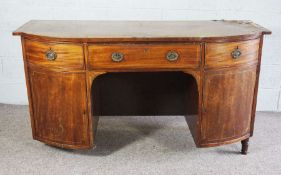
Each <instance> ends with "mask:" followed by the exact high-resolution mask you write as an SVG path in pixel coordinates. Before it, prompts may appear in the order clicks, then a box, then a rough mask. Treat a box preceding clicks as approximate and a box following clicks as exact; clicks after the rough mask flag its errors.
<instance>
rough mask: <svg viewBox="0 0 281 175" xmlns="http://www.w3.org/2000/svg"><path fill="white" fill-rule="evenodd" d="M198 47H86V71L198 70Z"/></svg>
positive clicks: (147, 45) (151, 45)
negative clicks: (103, 69) (118, 69)
mask: <svg viewBox="0 0 281 175" xmlns="http://www.w3.org/2000/svg"><path fill="white" fill-rule="evenodd" d="M200 59H201V45H200V44H193V43H191V44H90V45H89V46H88V67H89V68H90V69H102V68H105V69H111V68H114V69H116V68H122V69H123V68H127V69H135V68H140V69H141V68H143V69H147V68H198V67H199V65H200Z"/></svg>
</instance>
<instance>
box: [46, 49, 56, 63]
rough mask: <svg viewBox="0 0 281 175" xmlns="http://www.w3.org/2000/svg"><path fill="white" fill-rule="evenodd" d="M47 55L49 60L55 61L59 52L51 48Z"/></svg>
mask: <svg viewBox="0 0 281 175" xmlns="http://www.w3.org/2000/svg"><path fill="white" fill-rule="evenodd" d="M45 57H46V59H47V60H49V61H54V60H55V59H56V58H57V53H56V52H55V51H53V50H52V49H50V50H48V51H47V52H46V53H45Z"/></svg>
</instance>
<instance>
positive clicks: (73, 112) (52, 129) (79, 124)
mask: <svg viewBox="0 0 281 175" xmlns="http://www.w3.org/2000/svg"><path fill="white" fill-rule="evenodd" d="M29 76H30V87H31V96H32V104H33V120H34V121H33V122H34V127H35V128H34V129H35V133H34V138H35V139H37V140H40V141H44V142H45V143H48V144H53V145H57V146H60V147H65V148H80V147H81V148H82V147H89V146H90V145H89V143H90V142H89V135H88V129H89V128H88V117H87V112H86V111H87V105H86V99H87V98H86V79H85V73H62V72H50V71H48V72H44V71H41V70H39V71H36V70H30V71H29Z"/></svg>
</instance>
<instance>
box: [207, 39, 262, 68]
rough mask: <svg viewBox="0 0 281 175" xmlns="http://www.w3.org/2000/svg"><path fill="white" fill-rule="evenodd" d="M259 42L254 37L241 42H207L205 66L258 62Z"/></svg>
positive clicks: (227, 65)
mask: <svg viewBox="0 0 281 175" xmlns="http://www.w3.org/2000/svg"><path fill="white" fill-rule="evenodd" d="M259 42H260V40H259V39H256V40H249V41H242V42H228V43H207V44H206V56H205V68H216V67H230V66H235V65H240V64H255V63H257V62H258V53H259ZM235 54H236V55H235Z"/></svg>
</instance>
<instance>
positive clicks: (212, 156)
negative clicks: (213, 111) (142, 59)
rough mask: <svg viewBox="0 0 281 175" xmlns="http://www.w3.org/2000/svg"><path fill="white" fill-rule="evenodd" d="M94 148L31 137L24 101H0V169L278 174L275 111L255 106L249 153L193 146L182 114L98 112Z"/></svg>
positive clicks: (279, 127)
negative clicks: (49, 143)
mask: <svg viewBox="0 0 281 175" xmlns="http://www.w3.org/2000/svg"><path fill="white" fill-rule="evenodd" d="M97 143H98V144H97V148H96V149H94V150H88V151H72V150H63V149H58V148H54V147H50V146H47V145H45V144H43V143H40V142H38V141H34V140H32V137H31V129H30V124H29V113H28V108H27V106H15V105H3V104H0V147H1V149H0V174H1V175H10V174H11V175H21V174H28V175H30V174H36V175H40V174H46V175H52V174H59V175H63V174H66V175H72V174H106V175H110V174H114V175H118V174H122V175H124V174H125V175H126V174H150V175H151V174H169V175H170V174H216V175H217V174H227V175H232V174H233V175H237V174H243V175H245V174H253V175H257V174H266V175H270V174H278V175H280V174H281V114H280V113H269V112H258V113H257V117H256V128H255V134H254V137H252V138H251V139H250V147H249V154H248V155H247V156H243V155H240V154H238V152H239V151H240V148H241V146H240V143H237V144H231V145H226V146H221V147H216V148H201V149H198V148H196V147H195V145H194V143H193V140H192V137H191V135H190V132H189V130H188V127H187V125H186V123H185V121H184V118H183V117H182V116H153V117H143V116H139V117H132V116H130V117H102V118H101V119H100V123H99V128H98V133H97Z"/></svg>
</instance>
